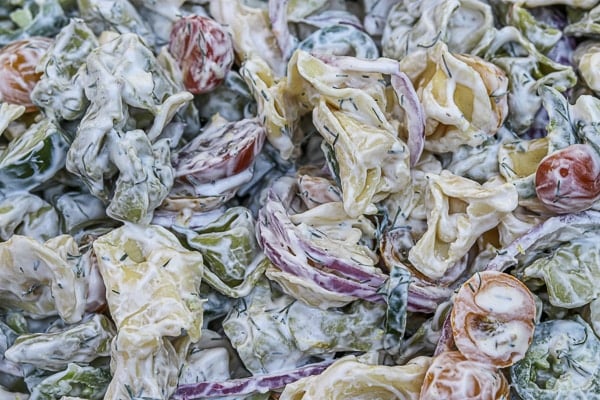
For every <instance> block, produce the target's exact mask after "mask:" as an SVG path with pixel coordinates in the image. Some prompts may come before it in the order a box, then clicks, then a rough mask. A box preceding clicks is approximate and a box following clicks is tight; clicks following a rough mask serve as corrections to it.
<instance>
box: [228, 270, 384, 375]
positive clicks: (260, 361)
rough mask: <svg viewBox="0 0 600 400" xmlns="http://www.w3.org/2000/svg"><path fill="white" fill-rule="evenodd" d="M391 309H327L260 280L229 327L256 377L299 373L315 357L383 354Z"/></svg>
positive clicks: (356, 304) (360, 304)
mask: <svg viewBox="0 0 600 400" xmlns="http://www.w3.org/2000/svg"><path fill="white" fill-rule="evenodd" d="M384 318H385V306H384V305H382V304H377V303H369V302H362V301H357V302H354V303H352V304H351V305H349V306H348V307H346V308H343V309H328V310H321V309H318V308H316V307H312V306H309V305H307V304H306V303H304V302H302V301H297V300H296V299H294V298H293V297H291V296H288V295H285V294H283V293H281V292H280V291H279V290H278V289H276V288H275V287H272V286H271V285H270V284H269V281H267V280H262V281H260V282H259V283H258V284H257V285H256V287H255V288H254V290H253V291H252V293H251V294H250V295H249V296H247V297H245V298H243V299H240V301H239V302H238V304H237V305H236V306H235V307H234V308H233V309H232V310H231V312H230V313H229V315H228V316H227V318H226V319H225V321H224V322H223V329H224V330H225V334H226V335H227V336H228V337H229V339H230V340H231V343H232V345H233V346H234V348H235V349H236V350H237V352H238V354H239V355H240V358H241V359H242V362H243V363H244V365H245V366H246V368H247V369H248V370H249V371H250V372H252V373H255V374H257V373H269V372H275V371H279V370H282V369H294V368H296V367H298V366H300V365H303V364H306V363H307V362H308V361H309V360H310V359H311V357H312V356H324V355H327V354H329V355H331V354H334V353H335V352H341V351H370V350H380V349H381V348H382V340H383V335H384V330H383V323H384Z"/></svg>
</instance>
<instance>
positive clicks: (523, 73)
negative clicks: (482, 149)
mask: <svg viewBox="0 0 600 400" xmlns="http://www.w3.org/2000/svg"><path fill="white" fill-rule="evenodd" d="M482 55H483V57H484V58H485V59H487V60H490V61H491V62H493V63H494V64H496V65H498V66H499V67H500V68H502V69H503V70H504V71H505V72H506V74H507V75H508V77H509V80H510V85H509V94H508V105H509V110H510V112H509V115H508V119H507V122H506V123H507V125H508V126H509V127H510V128H511V129H512V130H514V131H515V132H516V133H517V134H522V133H524V132H525V131H527V130H528V129H529V128H530V127H531V125H532V124H533V122H534V120H535V116H536V113H537V112H538V110H539V109H540V107H541V105H542V99H541V97H540V95H539V94H538V89H539V88H540V87H541V86H550V87H552V88H554V89H556V90H557V91H559V92H564V91H565V90H567V89H569V88H571V87H573V86H574V85H575V83H576V82H577V75H576V74H575V71H574V70H573V68H572V67H571V66H568V65H563V64H560V63H558V62H555V61H553V60H551V59H550V58H548V57H547V56H545V55H544V54H543V53H541V52H540V51H539V50H538V49H537V48H536V47H535V45H534V44H533V43H531V42H530V41H529V40H528V39H527V38H526V37H525V36H524V35H523V34H522V33H521V32H520V31H519V30H518V29H517V28H515V27H514V26H506V27H504V28H502V29H500V30H499V31H497V32H496V34H495V36H494V39H493V40H492V42H491V43H490V45H489V46H488V47H487V48H486V49H485V51H483V52H482Z"/></svg>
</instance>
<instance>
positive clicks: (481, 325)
mask: <svg viewBox="0 0 600 400" xmlns="http://www.w3.org/2000/svg"><path fill="white" fill-rule="evenodd" d="M535 317H536V306H535V300H534V298H533V295H532V294H531V292H530V291H529V289H528V288H527V286H525V285H524V284H523V283H522V282H521V281H519V280H518V279H517V278H515V277H514V276H512V275H509V274H506V273H503V272H498V271H482V272H478V273H476V274H475V275H473V276H472V277H471V278H469V279H468V280H467V281H466V282H465V283H463V285H462V286H461V287H460V289H459V290H458V292H457V293H456V295H455V297H454V305H453V307H452V314H451V323H452V333H453V335H454V342H455V344H456V347H457V348H458V350H459V351H460V352H461V353H462V354H463V355H464V356H465V358H467V359H468V360H471V361H477V362H480V363H483V364H488V365H490V366H493V367H496V368H505V367H508V366H510V365H512V364H514V363H515V362H517V361H519V360H521V359H522V358H523V357H524V356H525V353H526V352H527V349H528V348H529V345H530V344H531V340H532V338H533V333H534V330H535Z"/></svg>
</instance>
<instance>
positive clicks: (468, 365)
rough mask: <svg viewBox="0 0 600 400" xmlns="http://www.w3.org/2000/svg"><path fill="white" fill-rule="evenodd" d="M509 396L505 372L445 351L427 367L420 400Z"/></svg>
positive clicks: (488, 399) (486, 399)
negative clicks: (503, 373)
mask: <svg viewBox="0 0 600 400" xmlns="http://www.w3.org/2000/svg"><path fill="white" fill-rule="evenodd" d="M508 398H509V386H508V382H507V381H506V378H505V377H504V375H502V373H501V372H499V371H498V370H496V369H495V368H493V367H491V366H489V365H487V364H483V363H479V362H476V361H471V360H467V359H466V358H465V357H464V356H463V355H462V354H461V353H460V352H458V351H447V352H443V353H441V354H439V355H438V356H436V357H435V358H434V359H433V362H432V363H431V365H430V366H429V369H428V370H427V373H426V374H425V379H424V380H423V385H422V386H421V394H420V396H419V400H439V399H444V400H470V399H473V400H475V399H477V400H497V399H498V400H499V399H508Z"/></svg>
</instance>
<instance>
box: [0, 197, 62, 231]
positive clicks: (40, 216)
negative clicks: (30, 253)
mask: <svg viewBox="0 0 600 400" xmlns="http://www.w3.org/2000/svg"><path fill="white" fill-rule="evenodd" d="M59 233H60V230H59V225H58V214H57V213H56V210H55V209H54V207H52V206H51V205H50V204H49V203H47V202H46V201H44V200H42V199H41V198H40V197H38V196H36V195H33V194H29V193H18V194H10V195H8V196H6V197H5V198H3V199H2V200H0V239H1V240H8V239H10V237H11V236H12V235H14V234H18V235H24V236H28V237H31V238H34V239H36V240H39V241H40V242H42V241H44V240H48V239H50V238H52V237H54V236H57V235H58V234H59Z"/></svg>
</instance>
